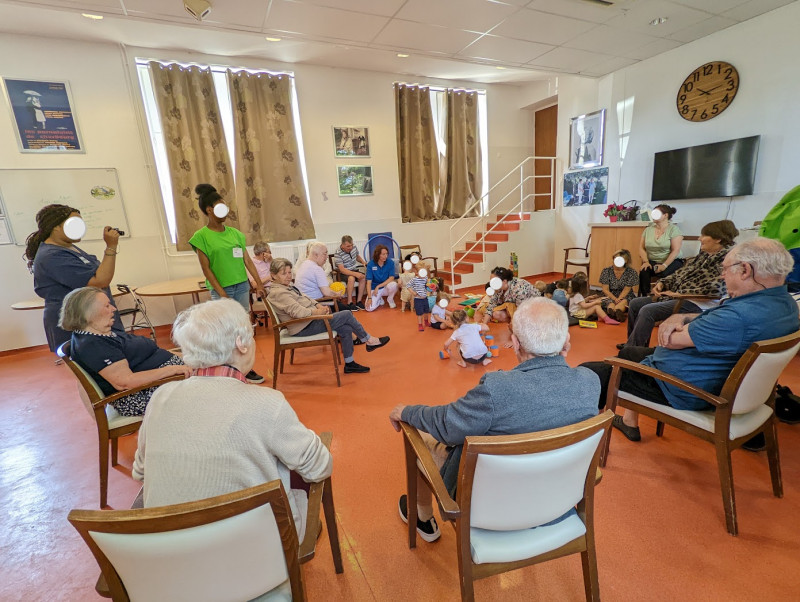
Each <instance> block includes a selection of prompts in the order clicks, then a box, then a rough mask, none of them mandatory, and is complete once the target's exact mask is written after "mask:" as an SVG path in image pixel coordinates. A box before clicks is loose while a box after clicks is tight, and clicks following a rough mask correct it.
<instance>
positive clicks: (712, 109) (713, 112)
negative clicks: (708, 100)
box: [711, 104, 719, 115]
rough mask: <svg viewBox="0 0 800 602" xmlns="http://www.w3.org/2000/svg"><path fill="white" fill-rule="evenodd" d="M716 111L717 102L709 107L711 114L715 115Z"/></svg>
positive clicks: (717, 111)
mask: <svg viewBox="0 0 800 602" xmlns="http://www.w3.org/2000/svg"><path fill="white" fill-rule="evenodd" d="M717 113H719V105H718V104H714V106H713V107H711V114H712V115H716V114H717Z"/></svg>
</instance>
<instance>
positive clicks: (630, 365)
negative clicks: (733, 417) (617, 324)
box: [603, 357, 729, 408]
mask: <svg viewBox="0 0 800 602" xmlns="http://www.w3.org/2000/svg"><path fill="white" fill-rule="evenodd" d="M603 361H605V363H607V364H611V365H612V366H613V367H614V370H619V369H620V368H625V369H626V370H631V371H633V372H639V373H640V374H645V375H647V376H650V377H652V378H655V379H656V380H660V381H663V382H665V383H669V384H670V385H674V386H676V387H678V388H679V389H683V390H684V391H687V392H689V393H691V394H692V395H695V396H697V397H699V398H700V399H702V400H704V401H707V402H708V403H710V404H711V405H713V406H714V407H717V408H718V407H721V406H724V405H727V404H728V403H729V401H728V400H727V399H724V398H722V397H718V396H717V395H712V394H711V393H709V392H708V391H704V390H703V389H701V388H699V387H695V386H694V385H690V384H689V383H687V382H686V381H684V380H681V379H680V378H677V377H675V376H672V375H671V374H667V373H666V372H662V371H661V370H657V369H656V368H652V367H650V366H644V365H642V364H638V363H636V362H632V361H630V360H623V359H621V358H618V357H608V358H606V359H605V360H603ZM613 379H614V376H613V374H612V376H611V380H613Z"/></svg>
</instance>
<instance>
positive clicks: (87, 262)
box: [78, 255, 90, 264]
mask: <svg viewBox="0 0 800 602" xmlns="http://www.w3.org/2000/svg"><path fill="white" fill-rule="evenodd" d="M78 259H80V260H81V261H82V262H83V263H86V264H89V263H90V261H89V260H88V259H86V258H85V257H81V256H80V255H78Z"/></svg>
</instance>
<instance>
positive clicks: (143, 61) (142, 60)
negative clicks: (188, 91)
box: [135, 56, 294, 78]
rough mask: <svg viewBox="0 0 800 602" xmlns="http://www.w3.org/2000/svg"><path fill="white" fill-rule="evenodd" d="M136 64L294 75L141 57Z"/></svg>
mask: <svg viewBox="0 0 800 602" xmlns="http://www.w3.org/2000/svg"><path fill="white" fill-rule="evenodd" d="M135 60H136V64H137V65H146V64H147V63H149V62H151V61H152V62H155V63H158V64H159V65H164V66H168V65H178V66H179V67H192V66H195V67H206V68H208V69H211V70H212V71H213V70H215V69H217V70H218V69H230V70H231V71H233V72H234V73H236V72H238V71H247V72H248V73H255V74H258V73H268V74H269V75H288V76H289V77H292V78H294V73H293V72H291V71H270V70H269V69H248V68H247V67H232V66H231V65H206V64H204V63H197V62H194V61H189V62H184V61H177V60H161V59H148V58H143V57H138V56H137V57H136V59H135Z"/></svg>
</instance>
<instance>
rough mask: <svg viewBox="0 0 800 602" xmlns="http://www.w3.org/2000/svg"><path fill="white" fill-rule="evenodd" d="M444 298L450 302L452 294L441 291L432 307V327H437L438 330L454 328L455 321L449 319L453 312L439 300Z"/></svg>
mask: <svg viewBox="0 0 800 602" xmlns="http://www.w3.org/2000/svg"><path fill="white" fill-rule="evenodd" d="M442 299H444V300H445V301H448V302H449V301H450V295H448V294H447V293H445V292H444V291H439V293H438V294H437V295H436V303H435V304H434V305H433V308H432V309H431V328H435V329H436V330H446V329H447V328H453V323H452V322H451V321H450V320H449V319H448V318H449V317H450V316H452V315H453V312H451V311H449V310H448V309H447V308H446V307H442V306H441V305H439V302H440V301H441V300H442Z"/></svg>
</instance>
